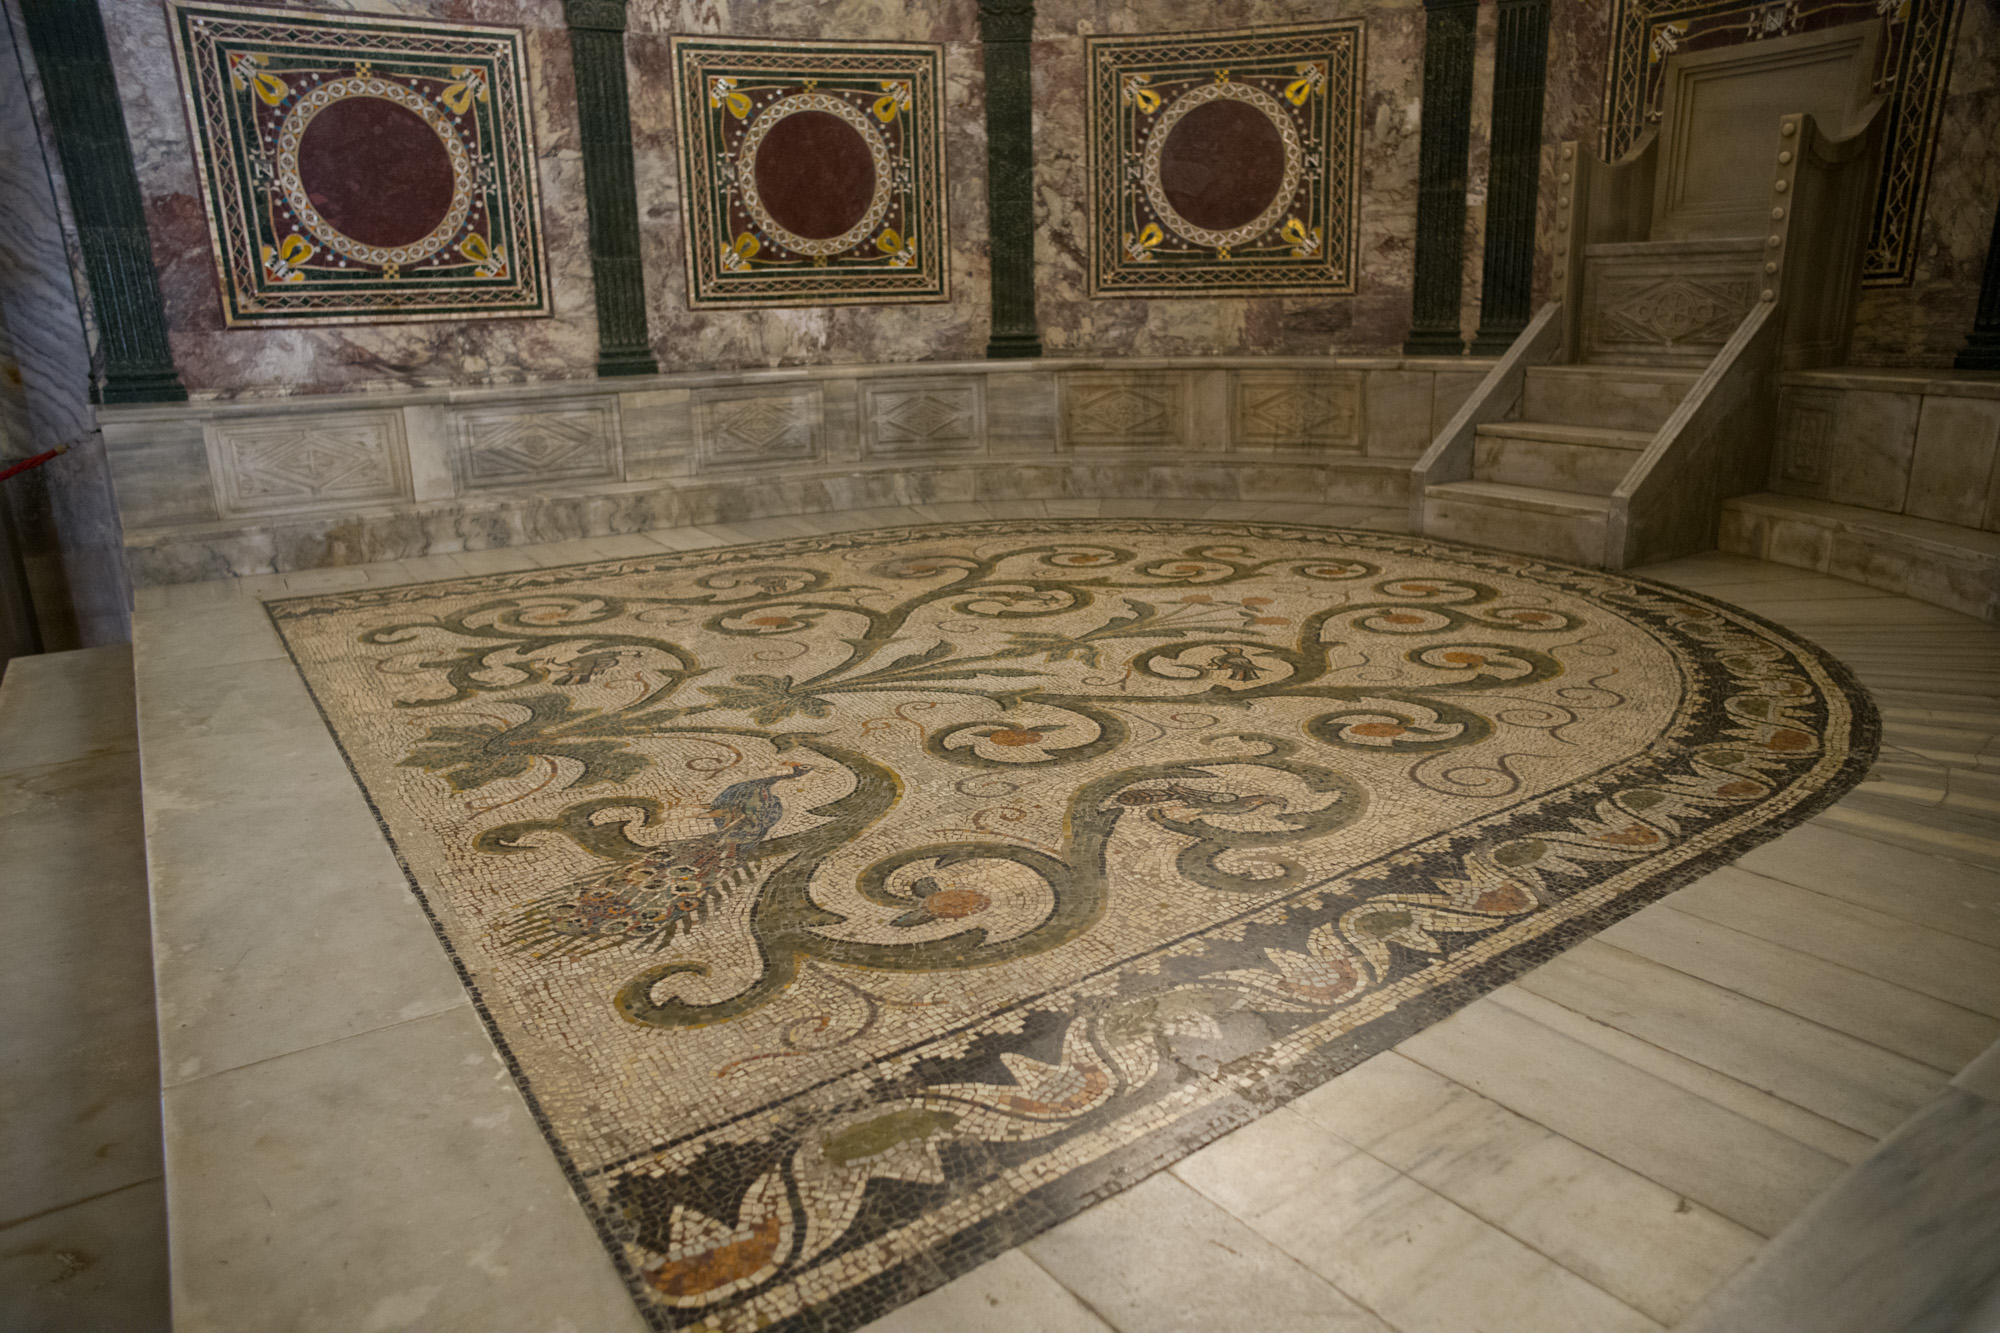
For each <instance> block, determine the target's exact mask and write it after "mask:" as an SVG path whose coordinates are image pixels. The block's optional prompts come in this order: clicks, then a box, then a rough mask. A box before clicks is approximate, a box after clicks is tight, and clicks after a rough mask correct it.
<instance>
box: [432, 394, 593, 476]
mask: <svg viewBox="0 0 2000 1333" xmlns="http://www.w3.org/2000/svg"><path fill="white" fill-rule="evenodd" d="M452 424H453V425H454V427H455V428H456V429H455V432H454V433H455V436H456V438H455V440H454V443H455V444H456V446H457V452H456V460H455V461H456V463H457V467H458V477H459V481H460V484H461V485H462V486H464V487H465V488H466V489H468V490H480V489H484V488H486V487H491V486H526V485H533V484H537V483H548V482H577V481H616V480H618V477H619V472H620V469H619V460H620V455H621V449H620V438H619V429H618V426H619V422H618V400H617V399H616V398H611V399H608V400H605V401H603V402H585V403H564V404H560V405H547V406H544V405H531V406H519V407H487V408H474V409H470V410H462V411H458V412H455V413H453V423H452Z"/></svg>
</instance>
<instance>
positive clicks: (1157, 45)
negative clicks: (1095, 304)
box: [1088, 21, 1363, 296]
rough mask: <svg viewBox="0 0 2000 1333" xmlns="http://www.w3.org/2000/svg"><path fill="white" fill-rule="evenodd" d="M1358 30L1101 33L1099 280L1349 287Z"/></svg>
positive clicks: (1094, 251)
mask: <svg viewBox="0 0 2000 1333" xmlns="http://www.w3.org/2000/svg"><path fill="white" fill-rule="evenodd" d="M1362 40H1363V38H1362V24H1361V23H1360V22H1359V21H1353V22H1344V23H1331V24H1320V25H1316V26H1313V27H1309V28H1274V29H1260V30H1255V31H1245V32H1217V33H1190V34H1184V35H1178V36H1172V37H1145V38H1134V37H1098V38H1092V39H1091V41H1090V43H1089V47H1088V62H1089V73H1090V90H1089V99H1090V129H1089V150H1090V166H1089V176H1090V187H1091V203H1090V214H1091V223H1092V236H1091V258H1090V290H1091V294H1092V295H1093V296H1214V295H1226V294H1235V295H1271V294H1281V293H1286V292H1328V293H1333V292H1351V291H1353V290H1354V262H1355V254H1354V244H1355V243H1354V236H1355V226H1356V215H1357V189H1356V136H1357V109H1358V106H1359V99H1360V93H1361V73H1360V71H1361V58H1362Z"/></svg>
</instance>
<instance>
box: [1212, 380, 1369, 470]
mask: <svg viewBox="0 0 2000 1333" xmlns="http://www.w3.org/2000/svg"><path fill="white" fill-rule="evenodd" d="M1234 389H1235V392H1234V394H1233V395H1232V396H1233V399H1234V403H1235V412H1234V417H1235V425H1236V447H1237V448H1239V449H1349V450H1352V449H1359V448H1360V447H1361V434H1360V429H1359V424H1360V420H1361V381H1360V378H1359V377H1358V376H1353V375H1320V374H1313V373H1312V372H1310V371H1265V370H1245V371H1239V372H1238V373H1237V374H1236V376H1235V377H1234Z"/></svg>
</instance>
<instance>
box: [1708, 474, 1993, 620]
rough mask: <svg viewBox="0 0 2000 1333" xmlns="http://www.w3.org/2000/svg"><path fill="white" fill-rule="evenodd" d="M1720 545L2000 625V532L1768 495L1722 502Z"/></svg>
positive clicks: (1825, 501)
mask: <svg viewBox="0 0 2000 1333" xmlns="http://www.w3.org/2000/svg"><path fill="white" fill-rule="evenodd" d="M1716 541H1717V545H1719V546H1720V547H1721V548H1722V549H1723V550H1725V551H1728V552H1730V553H1731V554H1734V555H1748V556H1755V557H1756V558H1757V559H1759V560H1769V561H1771V562H1772V563H1773V564H1779V565H1792V566H1795V567H1797V568H1799V569H1811V570H1817V571H1818V572H1820V573H1822V574H1831V575H1833V576H1834V577H1836V578H1843V579H1851V580H1853V581H1854V582H1856V583H1863V584H1866V585H1867V586H1869V587H1871V588H1881V589H1884V590H1886V591H1888V592H1893V593H1898V594H1900V595H1902V596H1904V597H1914V598H1916V599H1917V600H1918V601H1922V602H1930V603H1932V604H1934V605H1936V606H1943V607H1949V608H1950V609H1951V610H1953V611H1962V612H1964V613H1965V614H1966V615H1969V616H1978V617H1980V618H1981V619H1983V620H1990V621H1994V622H1996V623H2000V532H1987V531H1984V530H1982V529H1979V528H1966V527H1960V526H1959V525H1958V524H1955V523H1939V522H1937V521H1936V520H1935V519H1928V518H1912V517H1911V516H1909V515H1908V514H1890V513H1885V512H1883V511H1881V510H1877V509H1863V508H1862V507H1861V506H1859V505H1844V504H1835V503H1833V502H1832V501H1831V500H1808V499H1805V498H1803V497H1800V496H1794V495H1776V494H1772V493H1770V492H1765V493H1763V494H1759V495H1739V496H1736V497H1735V498H1733V499H1730V500H1725V501H1723V504H1722V527H1721V531H1720V532H1719V533H1718V534H1717V539H1716Z"/></svg>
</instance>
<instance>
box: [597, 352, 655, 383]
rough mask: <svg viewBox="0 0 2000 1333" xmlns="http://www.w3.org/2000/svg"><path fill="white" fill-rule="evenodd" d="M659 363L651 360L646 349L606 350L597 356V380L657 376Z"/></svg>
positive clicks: (649, 353) (650, 353) (651, 357)
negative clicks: (631, 376) (627, 376)
mask: <svg viewBox="0 0 2000 1333" xmlns="http://www.w3.org/2000/svg"><path fill="white" fill-rule="evenodd" d="M659 373H660V363H659V362H658V361H655V360H654V359H653V353H652V352H651V350H649V349H646V348H636V347H624V348H618V349H615V350H613V349H606V350H603V351H600V352H599V353H598V354H597V378H599V379H601V380H603V379H612V378H614V377H616V376H620V375H657V374H659Z"/></svg>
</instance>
